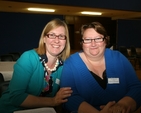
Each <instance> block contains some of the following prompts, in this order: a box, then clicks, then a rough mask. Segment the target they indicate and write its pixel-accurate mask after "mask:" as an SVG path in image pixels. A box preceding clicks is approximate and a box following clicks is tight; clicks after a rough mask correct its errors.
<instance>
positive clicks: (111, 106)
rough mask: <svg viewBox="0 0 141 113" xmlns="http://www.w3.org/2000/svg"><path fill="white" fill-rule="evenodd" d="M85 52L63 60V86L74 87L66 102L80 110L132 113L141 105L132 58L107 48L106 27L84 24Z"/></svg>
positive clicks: (140, 85) (86, 112)
mask: <svg viewBox="0 0 141 113" xmlns="http://www.w3.org/2000/svg"><path fill="white" fill-rule="evenodd" d="M81 35H82V41H81V44H82V49H83V50H82V51H80V52H76V53H74V54H72V55H71V56H70V57H69V58H68V59H67V60H66V61H65V63H64V68H63V71H62V77H61V87H71V89H72V90H73V93H72V95H71V96H70V97H69V98H68V101H67V102H66V103H64V108H65V109H66V110H68V111H78V112H80V113H132V112H133V111H135V110H136V109H137V108H139V106H140V105H141V97H140V95H141V82H140V80H139V79H138V77H137V75H136V72H135V70H134V68H133V67H132V65H131V63H130V62H129V60H128V59H127V58H126V57H125V56H124V55H123V54H121V53H120V52H119V51H115V50H111V49H109V48H106V46H107V44H108V43H109V40H108V35H107V33H106V30H105V28H104V27H103V26H102V25H101V24H100V23H99V22H92V23H90V24H86V25H82V27H81Z"/></svg>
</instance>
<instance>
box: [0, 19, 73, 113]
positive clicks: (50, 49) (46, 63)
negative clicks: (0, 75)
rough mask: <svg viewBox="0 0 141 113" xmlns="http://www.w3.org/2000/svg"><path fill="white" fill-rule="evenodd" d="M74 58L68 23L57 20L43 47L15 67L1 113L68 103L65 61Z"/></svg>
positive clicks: (48, 30)
mask: <svg viewBox="0 0 141 113" xmlns="http://www.w3.org/2000/svg"><path fill="white" fill-rule="evenodd" d="M69 54H70V43H69V32H68V27H67V25H66V23H65V22H64V21H62V20H60V19H53V20H51V21H50V22H48V23H47V25H46V26H45V27H44V29H43V31H42V34H41V37H40V41H39V46H38V48H36V49H32V50H28V51H26V52H24V53H23V54H22V55H21V57H20V58H19V59H18V60H17V62H16V64H15V65H14V72H13V76H12V79H11V81H10V84H9V87H8V89H7V90H6V91H4V92H3V94H2V97H1V98H0V106H1V107H0V112H1V113H13V112H14V111H18V110H22V109H30V108H40V107H47V106H49V107H55V106H58V105H61V104H62V103H64V102H67V97H69V96H70V95H71V93H72V90H71V88H70V87H65V88H61V89H60V77H61V72H62V68H63V61H64V60H65V59H66V58H67V57H68V56H69Z"/></svg>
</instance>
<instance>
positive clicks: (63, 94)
mask: <svg viewBox="0 0 141 113" xmlns="http://www.w3.org/2000/svg"><path fill="white" fill-rule="evenodd" d="M72 92H73V91H72V89H71V87H64V88H60V90H59V91H58V92H57V93H56V95H55V97H54V101H55V104H57V105H59V104H62V103H64V102H67V101H68V99H67V98H68V97H70V96H71V93H72Z"/></svg>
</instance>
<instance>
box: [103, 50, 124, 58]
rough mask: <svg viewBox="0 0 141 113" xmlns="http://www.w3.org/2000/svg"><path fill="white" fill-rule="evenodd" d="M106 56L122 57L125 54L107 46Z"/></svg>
mask: <svg viewBox="0 0 141 113" xmlns="http://www.w3.org/2000/svg"><path fill="white" fill-rule="evenodd" d="M105 56H112V57H120V56H123V54H122V53H120V52H119V51H118V50H111V49H109V48H106V50H105Z"/></svg>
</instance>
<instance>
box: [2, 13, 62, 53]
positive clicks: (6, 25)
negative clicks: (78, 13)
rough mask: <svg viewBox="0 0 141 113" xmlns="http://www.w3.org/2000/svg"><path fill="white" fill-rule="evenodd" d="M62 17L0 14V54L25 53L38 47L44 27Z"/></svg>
mask: <svg viewBox="0 0 141 113" xmlns="http://www.w3.org/2000/svg"><path fill="white" fill-rule="evenodd" d="M53 18H60V19H62V20H63V16H62V15H41V14H24V13H5V12H0V54H6V53H9V52H20V53H22V52H24V51H26V50H29V49H33V48H36V47H38V41H39V38H40V35H41V32H42V30H43V28H44V26H45V25H46V24H47V22H48V21H50V20H51V19H53Z"/></svg>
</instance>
